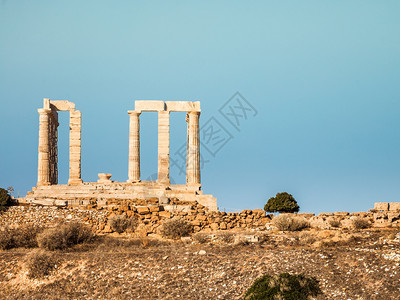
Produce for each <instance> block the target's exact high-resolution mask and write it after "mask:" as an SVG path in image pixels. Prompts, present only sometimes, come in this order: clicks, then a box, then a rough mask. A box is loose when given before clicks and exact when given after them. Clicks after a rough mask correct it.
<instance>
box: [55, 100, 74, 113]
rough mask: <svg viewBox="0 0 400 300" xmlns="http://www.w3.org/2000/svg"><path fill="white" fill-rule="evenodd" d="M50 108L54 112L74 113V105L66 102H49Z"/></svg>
mask: <svg viewBox="0 0 400 300" xmlns="http://www.w3.org/2000/svg"><path fill="white" fill-rule="evenodd" d="M50 106H51V108H53V109H54V110H56V111H75V103H73V102H71V101H67V100H51V101H50Z"/></svg>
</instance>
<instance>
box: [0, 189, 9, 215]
mask: <svg viewBox="0 0 400 300" xmlns="http://www.w3.org/2000/svg"><path fill="white" fill-rule="evenodd" d="M10 204H11V196H10V194H9V193H8V191H7V190H5V189H3V188H0V211H3V210H5V209H7V206H9V205H10Z"/></svg>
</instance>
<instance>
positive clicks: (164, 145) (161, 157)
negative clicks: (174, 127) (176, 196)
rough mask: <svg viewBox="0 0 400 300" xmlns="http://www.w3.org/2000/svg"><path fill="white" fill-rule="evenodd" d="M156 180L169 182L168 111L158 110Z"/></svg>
mask: <svg viewBox="0 0 400 300" xmlns="http://www.w3.org/2000/svg"><path fill="white" fill-rule="evenodd" d="M157 181H158V182H161V183H165V184H169V183H170V181H169V111H159V112H158V179H157Z"/></svg>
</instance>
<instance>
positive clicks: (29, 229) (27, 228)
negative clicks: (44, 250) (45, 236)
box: [0, 225, 42, 250]
mask: <svg viewBox="0 0 400 300" xmlns="http://www.w3.org/2000/svg"><path fill="white" fill-rule="evenodd" d="M41 231H42V229H41V228H40V227H36V226H33V225H23V226H21V227H18V228H9V227H5V228H3V230H1V231H0V249H2V250H7V249H12V248H19V247H25V248H34V247H37V246H38V243H37V240H36V238H37V235H38V234H39V233H40V232H41Z"/></svg>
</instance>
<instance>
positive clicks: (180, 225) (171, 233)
mask: <svg viewBox="0 0 400 300" xmlns="http://www.w3.org/2000/svg"><path fill="white" fill-rule="evenodd" d="M191 231H192V226H191V225H190V224H189V223H188V222H187V221H186V220H184V219H181V218H174V219H170V220H167V221H165V222H164V223H163V225H162V226H161V229H160V233H161V234H162V236H164V237H166V238H170V239H179V238H181V237H184V236H188V235H189V234H190V232H191Z"/></svg>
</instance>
